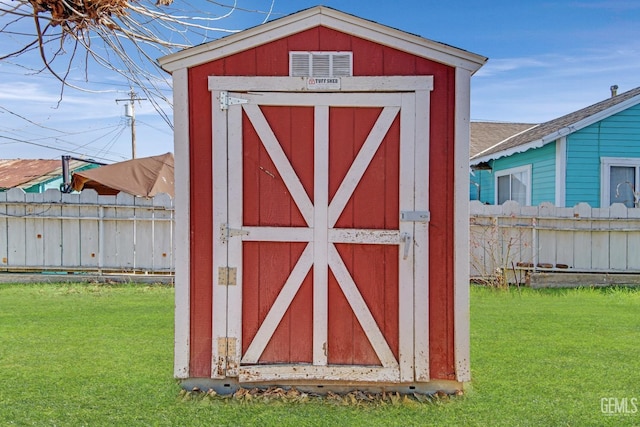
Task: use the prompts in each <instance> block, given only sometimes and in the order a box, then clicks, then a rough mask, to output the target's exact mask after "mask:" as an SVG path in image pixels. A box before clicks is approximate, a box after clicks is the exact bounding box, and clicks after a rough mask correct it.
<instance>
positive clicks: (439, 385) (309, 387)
mask: <svg viewBox="0 0 640 427" xmlns="http://www.w3.org/2000/svg"><path fill="white" fill-rule="evenodd" d="M467 384H468V383H462V382H458V381H451V380H433V381H429V382H426V383H406V384H389V383H385V384H382V383H365V382H357V383H356V382H352V381H326V382H323V381H313V382H309V381H283V382H278V383H273V382H264V383H261V382H250V383H241V382H239V381H237V379H235V378H226V379H221V380H219V379H213V378H187V379H181V380H180V385H181V386H182V388H184V389H185V390H189V391H192V390H194V389H199V390H204V391H206V390H214V391H215V392H216V393H218V394H232V393H235V392H236V391H237V390H238V389H240V388H262V389H267V388H270V387H282V388H284V389H287V388H291V387H295V388H296V389H297V390H299V391H302V392H305V393H315V394H326V393H329V392H332V393H349V392H351V391H354V390H361V391H364V392H370V393H382V392H387V393H388V392H393V393H395V392H398V393H401V394H412V393H420V394H433V393H436V392H444V393H447V394H454V393H456V392H459V391H461V390H464V389H465V388H466V386H467Z"/></svg>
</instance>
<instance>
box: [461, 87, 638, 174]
mask: <svg viewBox="0 0 640 427" xmlns="http://www.w3.org/2000/svg"><path fill="white" fill-rule="evenodd" d="M637 104H640V87H637V88H635V89H632V90H629V91H627V92H624V93H621V94H619V95H616V96H613V97H611V98H608V99H605V100H604V101H600V102H598V103H596V104H593V105H590V106H588V107H586V108H583V109H581V110H578V111H575V112H573V113H569V114H567V115H565V116H562V117H559V118H557V119H553V120H550V121H548V122H546V123H542V124H539V125H537V126H535V127H533V128H531V129H529V130H527V131H525V132H522V133H519V134H517V135H514V136H511V137H509V138H507V139H505V140H503V141H500V142H499V143H497V144H495V145H494V146H492V147H489V148H487V149H485V150H484V151H481V152H479V153H477V154H475V155H473V156H472V157H471V165H476V164H478V163H482V162H486V161H489V160H492V159H497V158H500V157H506V156H510V155H512V154H515V153H521V152H523V151H526V150H529V149H531V148H539V147H542V146H543V145H546V144H548V143H550V142H553V141H555V140H556V139H558V138H561V137H563V136H566V135H569V134H571V133H573V132H576V131H578V130H580V129H583V128H585V127H587V126H589V125H592V124H593V123H596V122H598V121H600V120H603V119H605V118H607V117H609V116H612V115H614V114H616V113H619V112H620V111H624V110H626V109H627V108H630V107H633V106H634V105H637Z"/></svg>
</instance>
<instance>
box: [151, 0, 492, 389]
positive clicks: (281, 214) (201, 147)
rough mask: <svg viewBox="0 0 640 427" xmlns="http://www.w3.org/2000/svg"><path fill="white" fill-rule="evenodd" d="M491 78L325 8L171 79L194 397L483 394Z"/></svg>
mask: <svg viewBox="0 0 640 427" xmlns="http://www.w3.org/2000/svg"><path fill="white" fill-rule="evenodd" d="M485 61H486V58H484V57H481V56H478V55H476V54H473V53H470V52H467V51H463V50H460V49H457V48H454V47H451V46H448V45H444V44H440V43H437V42H433V41H431V40H427V39H424V38H422V37H418V36H415V35H412V34H407V33H405V32H402V31H399V30H396V29H393V28H389V27H385V26H383V25H380V24H377V23H374V22H371V21H367V20H363V19H361V18H358V17H355V16H352V15H348V14H345V13H342V12H339V11H336V10H334V9H329V8H326V7H314V8H312V9H308V10H303V11H301V12H298V13H295V14H293V15H289V16H287V17H284V18H281V19H278V20H275V21H272V22H268V23H266V24H263V25H260V26H258V27H255V28H251V29H249V30H246V31H243V32H240V33H237V34H234V35H231V36H228V37H225V38H222V39H219V40H216V41H213V42H210V43H207V44H204V45H201V46H197V47H194V48H190V49H187V50H184V51H182V52H179V53H176V54H172V55H169V56H166V57H164V58H162V59H161V60H160V63H161V65H162V67H163V68H164V69H165V70H167V71H169V72H171V73H172V74H173V82H174V88H173V90H174V118H175V171H176V174H175V175H176V176H175V182H176V188H175V193H176V196H175V198H176V242H177V243H176V254H177V255H176V336H175V376H176V377H177V378H179V379H182V380H183V386H184V387H186V388H190V387H194V386H198V387H200V388H207V387H212V388H215V389H217V390H218V391H225V390H227V391H231V390H233V389H235V388H237V387H239V386H245V387H254V386H269V385H281V386H287V385H295V386H297V387H304V388H312V389H314V388H316V387H324V389H325V390H338V391H340V390H344V389H347V388H349V389H353V388H369V389H377V390H381V389H385V390H399V391H407V392H408V391H422V392H429V391H434V390H447V391H453V390H456V389H460V388H461V386H462V383H464V382H466V381H469V380H470V371H469V298H468V289H469V287H468V284H469V281H468V265H469V263H468V218H469V216H468V181H467V180H468V160H469V92H470V91H469V84H470V78H471V75H472V74H473V73H474V72H475V71H476V70H477V69H478V68H480V66H481V65H482V64H483V63H484V62H485Z"/></svg>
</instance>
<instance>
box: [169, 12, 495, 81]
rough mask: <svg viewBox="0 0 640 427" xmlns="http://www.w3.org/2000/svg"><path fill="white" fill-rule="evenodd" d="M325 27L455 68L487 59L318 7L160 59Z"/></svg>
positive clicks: (209, 54)
mask: <svg viewBox="0 0 640 427" xmlns="http://www.w3.org/2000/svg"><path fill="white" fill-rule="evenodd" d="M317 26H324V27H327V28H331V29H334V30H337V31H341V32H344V33H347V34H351V35H353V36H356V37H360V38H363V39H366V40H371V41H373V42H375V43H379V44H383V45H386V46H389V47H392V48H396V49H399V50H402V51H405V52H408V53H411V54H414V55H417V56H421V57H424V58H428V59H432V60H434V61H437V62H441V63H443V64H446V65H450V66H453V67H460V68H464V69H466V70H469V71H471V73H473V72H475V71H476V70H478V69H479V68H480V67H481V66H482V65H483V64H484V63H485V62H486V60H487V58H485V57H483V56H481V55H477V54H474V53H471V52H467V51H465V50H462V49H458V48H455V47H452V46H447V45H445V44H442V43H438V42H435V41H432V40H428V39H425V38H423V37H419V36H416V35H413V34H409V33H406V32H403V31H400V30H396V29H394V28H390V27H387V26H384V25H381V24H378V23H375V22H372V21H367V20H365V19H362V18H358V17H356V16H352V15H348V14H346V13H343V12H340V11H337V10H334V9H330V8H326V7H323V6H317V7H314V8H311V9H307V10H303V11H301V12H297V13H294V14H292V15H289V16H285V17H284V18H280V19H277V20H275V21H271V22H268V23H266V24H262V25H259V26H257V27H253V28H250V29H248V30H245V31H242V32H240V33H236V34H232V35H230V36H227V37H224V38H221V39H219V40H215V41H212V42H210V43H206V44H202V45H199V46H196V47H193V48H190V49H185V50H182V51H180V52H177V53H174V54H171V55H167V56H164V57H162V58H160V59H159V60H158V62H159V63H160V66H161V67H162V68H163V69H165V70H166V71H169V72H174V71H175V70H178V69H180V68H190V67H194V66H197V65H200V64H203V63H206V62H210V61H214V60H216V59H219V58H223V57H226V56H229V55H232V54H234V53H237V52H241V51H243V50H247V49H251V48H253V47H256V46H260V45H262V44H265V43H268V42H270V41H273V40H276V39H280V38H283V37H287V36H290V35H292V34H296V33H299V32H301V31H304V30H307V29H309V28H313V27H317Z"/></svg>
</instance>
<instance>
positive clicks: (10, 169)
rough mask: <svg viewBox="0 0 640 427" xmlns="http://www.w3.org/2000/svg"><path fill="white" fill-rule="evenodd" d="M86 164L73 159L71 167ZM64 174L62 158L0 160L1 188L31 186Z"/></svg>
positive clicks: (72, 168)
mask: <svg viewBox="0 0 640 427" xmlns="http://www.w3.org/2000/svg"><path fill="white" fill-rule="evenodd" d="M83 165H85V163H84V162H81V161H78V160H72V161H71V162H70V163H69V169H70V170H74V169H77V168H79V167H81V166H83ZM61 176H62V161H61V160H42V159H6V160H0V189H9V188H16V187H17V188H29V187H32V186H34V185H37V184H41V183H43V182H47V181H49V180H52V179H56V178H59V177H61Z"/></svg>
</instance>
